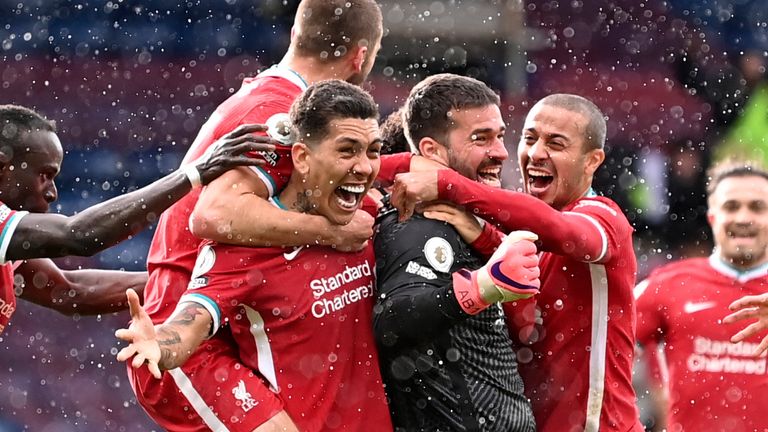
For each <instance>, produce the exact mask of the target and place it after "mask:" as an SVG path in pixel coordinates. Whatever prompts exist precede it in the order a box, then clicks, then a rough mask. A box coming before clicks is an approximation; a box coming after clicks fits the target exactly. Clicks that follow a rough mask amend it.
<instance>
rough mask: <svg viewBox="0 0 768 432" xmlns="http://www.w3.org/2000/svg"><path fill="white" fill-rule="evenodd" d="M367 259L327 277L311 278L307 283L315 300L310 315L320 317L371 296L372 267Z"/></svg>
mask: <svg viewBox="0 0 768 432" xmlns="http://www.w3.org/2000/svg"><path fill="white" fill-rule="evenodd" d="M371 267H372V266H371V265H370V263H369V262H368V261H365V262H363V263H362V264H358V265H356V266H352V267H350V266H345V267H344V270H342V271H340V272H338V273H336V274H334V275H331V276H329V277H321V278H316V279H312V281H311V282H310V283H309V287H310V289H312V296H313V297H314V298H315V302H314V303H312V315H313V316H314V317H315V318H322V317H324V316H326V315H328V314H330V313H333V312H337V311H339V310H341V309H344V308H345V307H347V306H349V305H351V304H354V303H357V302H359V301H361V300H363V299H366V298H369V297H372V296H373V269H372V268H371Z"/></svg>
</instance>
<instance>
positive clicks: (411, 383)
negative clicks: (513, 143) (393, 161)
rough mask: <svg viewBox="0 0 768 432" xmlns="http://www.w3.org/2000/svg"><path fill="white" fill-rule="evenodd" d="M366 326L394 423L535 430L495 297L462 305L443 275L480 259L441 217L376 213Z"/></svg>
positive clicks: (419, 427)
mask: <svg viewBox="0 0 768 432" xmlns="http://www.w3.org/2000/svg"><path fill="white" fill-rule="evenodd" d="M375 247H376V257H377V258H376V268H377V284H378V288H377V289H378V291H377V302H376V306H375V308H374V329H375V333H376V338H377V342H378V344H379V353H380V362H381V368H382V375H383V378H384V382H385V385H386V391H387V396H388V398H389V402H390V410H391V412H392V419H393V423H394V425H395V428H396V430H399V431H489V432H502V431H504V432H508V431H535V430H536V427H535V422H534V418H533V413H532V411H531V406H530V403H529V401H528V399H527V398H526V397H525V395H523V382H522V380H521V378H520V375H519V374H518V371H517V361H516V357H515V352H514V351H513V347H512V343H513V342H512V340H511V339H510V337H509V333H508V331H507V327H506V323H505V320H504V315H503V313H502V310H501V307H500V306H499V305H498V304H494V305H491V306H490V307H489V308H487V309H485V310H484V311H483V312H481V313H479V314H478V315H475V316H472V315H468V314H467V313H465V312H464V311H463V310H462V309H461V307H460V306H459V304H458V302H457V300H456V297H455V296H454V294H453V286H452V276H451V273H452V272H454V271H456V270H458V269H460V268H466V269H469V270H475V269H478V268H480V267H481V266H482V265H483V262H482V260H481V259H480V258H479V257H478V255H477V254H476V253H474V252H473V251H472V250H471V249H470V247H469V246H468V245H467V244H466V242H464V241H463V240H462V239H461V237H460V236H459V234H458V233H457V232H456V230H455V229H454V228H453V227H452V226H451V225H448V224H446V223H444V222H440V221H436V220H431V219H427V218H424V217H423V216H421V215H414V216H413V217H412V218H411V219H409V220H408V221H406V222H405V223H398V221H397V213H396V212H394V211H389V212H385V213H384V214H383V215H382V216H380V221H379V228H378V233H377V235H376V239H375Z"/></svg>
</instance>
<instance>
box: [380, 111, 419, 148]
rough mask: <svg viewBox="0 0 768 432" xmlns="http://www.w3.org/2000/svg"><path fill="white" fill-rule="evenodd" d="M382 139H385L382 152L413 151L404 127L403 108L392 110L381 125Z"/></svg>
mask: <svg viewBox="0 0 768 432" xmlns="http://www.w3.org/2000/svg"><path fill="white" fill-rule="evenodd" d="M379 130H380V131H381V139H382V141H384V145H383V146H382V149H381V153H382V154H393V153H404V152H409V151H411V148H410V146H409V145H408V139H406V138H405V129H404V128H403V109H402V108H400V109H398V110H397V111H394V112H392V113H391V114H390V115H389V116H387V118H386V119H384V121H383V122H382V123H381V124H380V125H379Z"/></svg>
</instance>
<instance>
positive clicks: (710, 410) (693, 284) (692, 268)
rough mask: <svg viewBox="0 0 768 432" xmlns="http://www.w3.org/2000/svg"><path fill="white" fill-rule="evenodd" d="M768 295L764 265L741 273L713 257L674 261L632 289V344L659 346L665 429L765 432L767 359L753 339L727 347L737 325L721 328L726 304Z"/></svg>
mask: <svg viewBox="0 0 768 432" xmlns="http://www.w3.org/2000/svg"><path fill="white" fill-rule="evenodd" d="M766 291H768V264H766V265H762V266H760V267H758V268H755V269H753V270H750V271H746V272H740V271H738V270H736V269H734V268H732V267H730V266H728V265H727V264H725V263H723V262H722V261H721V260H720V259H719V258H718V257H717V256H715V255H712V256H711V257H709V259H707V258H694V259H686V260H681V261H677V262H674V263H671V264H668V265H665V266H663V267H661V268H659V269H657V270H655V271H654V272H653V273H651V275H650V276H649V277H648V279H646V280H645V281H643V282H641V283H640V284H638V286H637V289H636V291H635V294H636V295H637V312H638V320H637V339H638V341H639V342H640V343H641V344H644V345H649V344H651V345H653V344H656V343H657V342H660V341H662V340H663V341H664V343H665V345H664V354H665V356H664V357H665V358H666V362H667V366H668V371H669V392H670V398H669V402H670V407H669V408H670V410H669V419H668V421H669V424H668V430H684V431H727V432H743V431H766V430H768V417H766V415H765V408H766V406H768V405H766V402H765V395H766V394H768V375H766V355H765V353H763V354H762V355H761V356H760V357H752V355H751V353H752V351H753V350H754V349H755V347H756V346H757V344H758V343H760V337H758V336H756V337H754V338H753V339H751V340H748V341H745V342H741V343H739V344H732V343H731V342H730V338H731V336H732V335H734V334H735V333H737V332H738V331H739V330H741V329H742V328H744V326H745V324H744V323H735V324H723V323H722V319H723V317H724V316H726V315H728V314H729V313H730V310H728V305H729V304H730V303H731V302H733V301H734V300H736V299H739V298H741V297H742V296H745V295H757V294H763V293H765V292H766Z"/></svg>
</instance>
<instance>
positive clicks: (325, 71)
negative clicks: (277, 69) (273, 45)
mask: <svg viewBox="0 0 768 432" xmlns="http://www.w3.org/2000/svg"><path fill="white" fill-rule="evenodd" d="M280 66H282V67H287V68H290V69H291V70H292V71H294V72H296V73H297V74H299V76H301V78H302V79H303V80H304V81H305V82H306V83H307V85H312V84H314V83H316V82H318V81H324V80H329V79H340V80H342V81H346V80H347V78H349V76H350V73H349V71H348V70H347V67H346V63H345V62H342V61H335V62H320V61H318V60H316V59H314V58H311V57H303V56H298V55H296V54H295V53H293V52H292V51H288V53H287V54H286V55H285V57H283V59H282V60H281V61H280Z"/></svg>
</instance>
